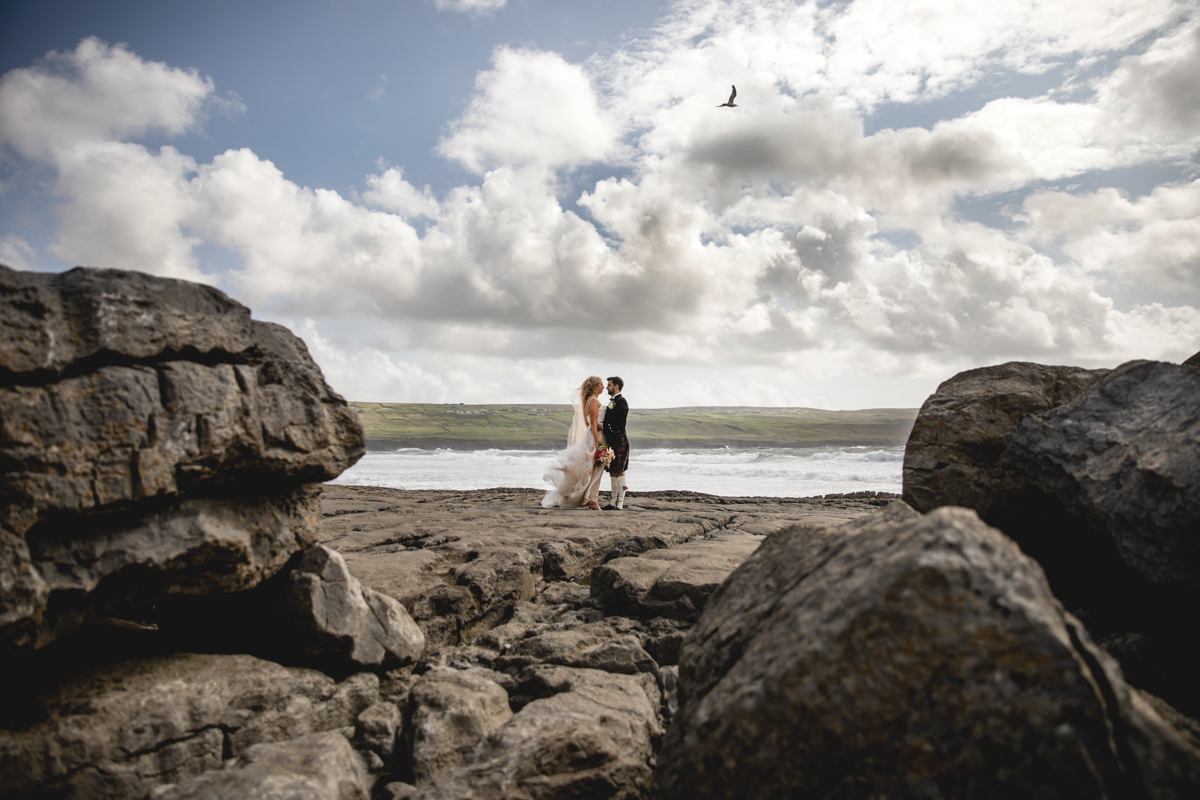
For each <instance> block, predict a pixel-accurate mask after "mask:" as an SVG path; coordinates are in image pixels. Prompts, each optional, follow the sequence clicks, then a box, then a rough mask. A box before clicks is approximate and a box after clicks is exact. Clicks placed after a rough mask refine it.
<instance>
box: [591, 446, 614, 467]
mask: <svg viewBox="0 0 1200 800" xmlns="http://www.w3.org/2000/svg"><path fill="white" fill-rule="evenodd" d="M614 455H615V454H614V453H613V449H612V448H611V447H609V446H608V445H606V444H602V445H600V446H599V447H597V448H596V452H595V453H594V454H593V455H592V460H593V461H599V462H600V463H601V464H603V465H604V466H606V467H607V466H608V465H609V463H610V462H611V461H612V460H613V456H614Z"/></svg>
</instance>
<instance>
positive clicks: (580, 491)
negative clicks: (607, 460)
mask: <svg viewBox="0 0 1200 800" xmlns="http://www.w3.org/2000/svg"><path fill="white" fill-rule="evenodd" d="M571 408H572V410H573V411H574V412H575V413H574V416H573V417H572V418H571V430H569V431H568V432H567V449H566V450H560V451H559V452H558V453H557V454H556V455H555V457H554V460H553V461H551V462H550V464H549V466H547V467H546V471H545V473H543V474H542V478H543V479H544V480H545V481H546V483H548V484H550V486H551V488H550V489H549V490H547V492H546V496H545V497H543V498H542V507H543V508H575V507H576V506H582V505H585V504H586V503H587V502H588V499H589V495H592V497H591V499H592V500H595V499H596V496H598V495H599V489H600V476H601V475H603V474H604V467H602V466H600V465H597V464H596V462H595V461H594V456H595V454H596V441H595V440H594V439H593V438H592V432H591V431H590V430H589V429H588V424H587V421H586V420H585V419H584V417H583V401H582V400H581V399H580V397H579V392H575V394H573V395H572V396H571ZM607 410H608V409H607V407H606V406H605V405H604V404H603V403H601V404H600V411H599V413H598V414H597V419H596V422H597V426H598V427H601V428H602V427H603V425H604V412H605V411H607ZM600 441H601V442H603V441H604V434H603V433H601V434H600ZM593 489H594V490H595V491H593Z"/></svg>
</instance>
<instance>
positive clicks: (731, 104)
mask: <svg viewBox="0 0 1200 800" xmlns="http://www.w3.org/2000/svg"><path fill="white" fill-rule="evenodd" d="M729 88H730V89H733V92H732V93H731V94H730V95H729V100H728V101H727V102H724V103H721V105H719V106H717V108H737V103H735V102H733V98H735V97H737V87H736V86H730V87H729Z"/></svg>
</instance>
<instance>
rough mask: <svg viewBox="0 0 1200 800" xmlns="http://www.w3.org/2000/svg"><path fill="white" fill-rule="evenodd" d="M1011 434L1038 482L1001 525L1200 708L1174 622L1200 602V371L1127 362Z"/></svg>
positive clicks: (1187, 649)
mask: <svg viewBox="0 0 1200 800" xmlns="http://www.w3.org/2000/svg"><path fill="white" fill-rule="evenodd" d="M1005 443H1006V445H1007V453H1008V454H1007V459H1008V460H1009V462H1010V463H1011V464H1012V465H1013V466H1012V469H1013V470H1016V471H1020V472H1021V473H1022V474H1024V475H1025V476H1026V480H1027V482H1028V487H1027V489H1026V491H1025V494H1024V496H1023V497H1022V501H1021V502H1019V503H1014V504H1013V505H1012V506H1011V507H1009V508H1007V509H1005V510H1004V514H1003V516H1000V515H997V519H996V522H997V524H999V525H1000V526H1002V527H1003V529H1004V530H1005V531H1006V532H1009V533H1010V535H1012V536H1013V537H1014V538H1015V539H1016V540H1017V542H1018V543H1019V544H1020V545H1021V547H1022V548H1023V549H1025V550H1026V551H1027V552H1029V553H1030V554H1031V555H1033V556H1034V557H1036V558H1037V559H1038V560H1039V561H1040V562H1041V563H1042V565H1043V566H1044V568H1045V570H1046V573H1047V575H1048V577H1049V579H1050V583H1051V586H1053V587H1054V590H1055V593H1056V594H1057V595H1058V596H1059V597H1060V598H1061V599H1062V601H1063V602H1064V603H1065V604H1066V605H1067V607H1068V608H1071V609H1072V610H1077V611H1078V613H1079V614H1080V616H1081V617H1083V619H1084V621H1085V623H1086V624H1087V626H1088V629H1089V630H1090V631H1091V632H1092V633H1093V634H1094V635H1095V636H1096V637H1097V638H1102V639H1103V640H1104V641H1105V642H1107V643H1110V644H1111V645H1112V646H1111V649H1110V652H1111V653H1113V654H1114V655H1116V656H1118V657H1119V658H1120V659H1121V664H1122V667H1123V668H1124V670H1125V672H1126V674H1127V675H1128V676H1129V677H1130V680H1132V681H1134V682H1135V683H1136V684H1137V685H1138V686H1140V687H1142V688H1146V689H1148V690H1151V691H1153V692H1155V693H1158V694H1161V695H1162V696H1163V697H1164V698H1166V699H1167V700H1169V701H1170V702H1172V703H1175V704H1177V705H1178V706H1179V708H1180V709H1181V710H1182V711H1184V712H1186V713H1188V714H1192V715H1197V714H1200V686H1198V685H1197V684H1196V682H1195V680H1194V678H1193V676H1194V675H1195V673H1196V670H1197V668H1198V662H1197V659H1196V655H1197V654H1196V652H1195V648H1194V647H1193V645H1192V643H1191V642H1190V641H1187V640H1186V639H1185V638H1181V637H1180V636H1179V633H1178V628H1177V624H1176V622H1175V620H1177V619H1178V618H1179V617H1180V616H1181V615H1183V616H1185V617H1187V616H1192V615H1195V614H1196V613H1200V542H1198V540H1197V536H1196V533H1197V531H1200V371H1197V370H1195V369H1193V368H1191V367H1186V366H1180V365H1177V364H1167V363H1163V362H1145V361H1144V362H1133V363H1130V364H1125V365H1122V366H1121V367H1118V368H1117V369H1116V370H1114V371H1113V372H1112V373H1111V374H1110V375H1109V376H1107V377H1106V378H1104V379H1103V380H1102V381H1100V382H1098V383H1097V384H1095V385H1094V386H1093V387H1092V388H1090V389H1089V390H1088V391H1087V392H1086V393H1084V394H1083V395H1081V396H1080V397H1079V398H1077V399H1076V400H1074V401H1072V402H1071V403H1067V404H1065V405H1063V406H1060V407H1058V408H1056V409H1053V410H1052V411H1049V412H1047V413H1044V414H1041V415H1037V416H1033V417H1028V418H1026V419H1024V420H1022V421H1021V422H1020V423H1019V424H1018V425H1016V426H1014V428H1013V429H1012V430H1011V431H1010V432H1009V434H1008V435H1007V436H1006V437H1005ZM1133 642H1136V643H1137V644H1136V646H1129V645H1131V644H1132V643H1133ZM1147 654H1153V656H1152V659H1151V660H1152V661H1153V664H1149V665H1148V664H1146V663H1145V660H1146V655H1147Z"/></svg>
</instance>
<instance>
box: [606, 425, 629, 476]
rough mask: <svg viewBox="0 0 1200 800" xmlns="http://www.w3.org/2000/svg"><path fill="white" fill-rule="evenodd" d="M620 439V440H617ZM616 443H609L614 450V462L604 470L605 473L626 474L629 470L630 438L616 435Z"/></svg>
mask: <svg viewBox="0 0 1200 800" xmlns="http://www.w3.org/2000/svg"><path fill="white" fill-rule="evenodd" d="M617 437H620V438H617ZM613 438H614V439H617V441H615V442H609V443H608V444H609V446H610V447H612V449H613V460H612V461H610V462H608V466H607V467H605V468H604V471H605V472H625V471H626V470H627V469H629V437H628V436H626V435H625V434H623V433H620V434H616V435H615V436H614V437H613Z"/></svg>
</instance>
